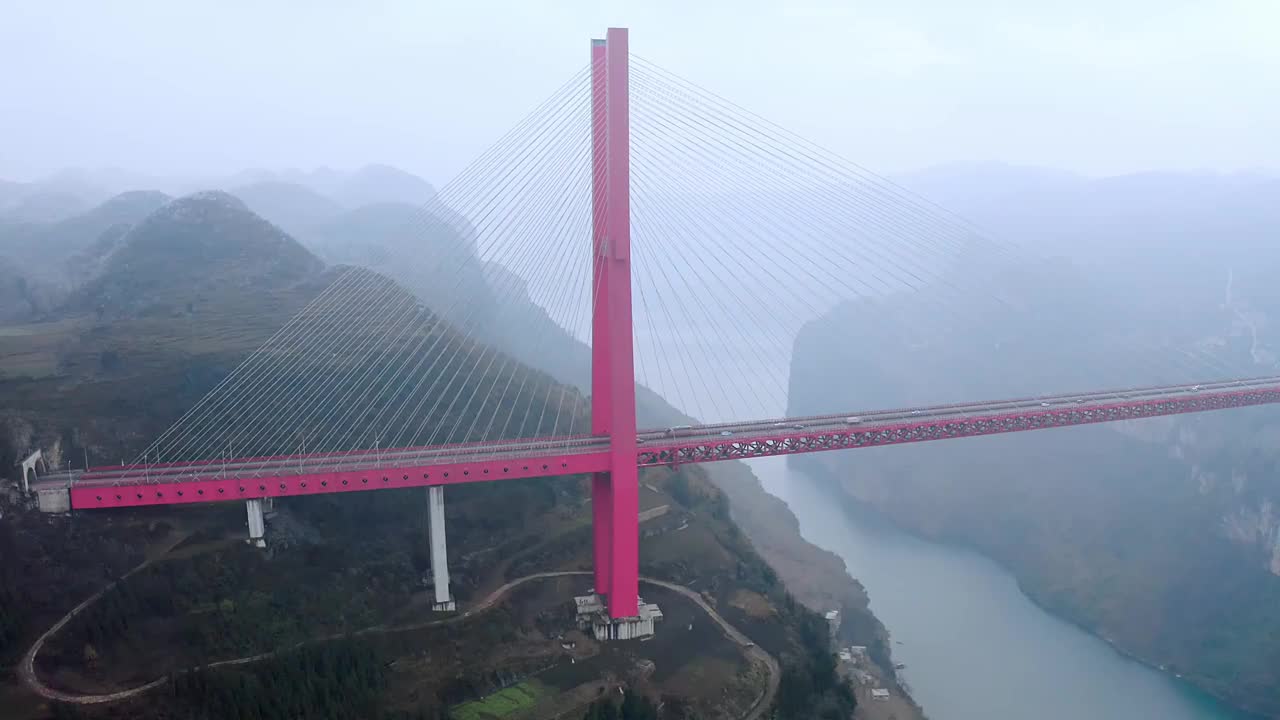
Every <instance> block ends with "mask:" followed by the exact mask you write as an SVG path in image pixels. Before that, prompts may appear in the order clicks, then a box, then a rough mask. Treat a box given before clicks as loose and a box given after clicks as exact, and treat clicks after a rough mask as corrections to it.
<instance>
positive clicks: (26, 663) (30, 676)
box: [18, 560, 782, 720]
mask: <svg viewBox="0 0 1280 720" xmlns="http://www.w3.org/2000/svg"><path fill="white" fill-rule="evenodd" d="M150 563H151V561H150V560H148V561H146V562H144V563H142V564H141V565H139V566H138V567H136V568H134V569H133V570H130V571H129V572H128V573H126V574H125V575H123V576H121V578H120V580H116V581H114V582H111V583H109V584H107V585H106V586H105V587H103V588H102V589H101V590H99V591H98V592H96V593H94V594H93V595H90V596H89V597H88V598H87V599H86V600H85V601H84V602H82V603H80V604H79V605H77V606H75V607H74V608H72V609H71V611H70V612H68V613H67V614H66V615H64V616H63V617H62V619H61V620H59V621H58V622H57V623H55V624H54V625H53V626H52V627H50V628H49V629H48V630H46V631H45V632H44V634H43V635H41V636H40V637H39V638H38V639H37V640H36V641H35V643H33V644H32V645H31V647H30V648H28V649H27V652H26V654H25V655H23V657H22V663H21V665H20V666H19V668H18V675H19V677H21V678H22V682H23V684H25V685H26V686H27V687H28V688H30V689H31V691H32V692H34V693H36V694H37V695H39V696H40V697H43V698H45V699H47V700H57V701H59V702H65V703H73V704H76V705H100V704H102V703H111V702H118V701H120V700H126V699H128V698H131V697H135V696H137V695H141V694H142V693H145V692H147V691H148V690H151V689H153V688H156V687H159V686H160V685H163V684H164V683H165V682H166V681H168V678H167V677H162V678H157V679H155V680H152V681H151V682H149V683H146V684H144V685H138V686H137V687H132V688H129V689H127V690H120V691H118V692H113V693H103V694H81V693H68V692H63V691H61V690H57V689H55V688H51V687H49V686H48V685H45V684H44V683H43V682H41V681H40V678H39V677H37V675H36V670H35V660H36V656H37V655H38V654H39V653H40V649H41V648H42V647H44V644H45V642H47V641H48V640H49V638H51V637H53V636H54V635H56V634H57V633H58V631H59V630H61V629H62V628H63V627H64V626H66V624H67V623H68V622H70V621H71V619H72V618H74V617H75V616H76V615H78V614H80V613H81V612H83V611H84V609H85V608H87V607H89V606H90V605H92V604H93V603H94V602H96V601H97V600H98V598H100V597H102V596H103V595H105V594H106V593H107V592H108V591H109V590H111V589H112V588H114V587H115V586H116V585H117V584H119V583H120V582H122V581H123V580H125V579H126V578H128V577H129V576H130V575H133V574H134V573H136V572H138V571H140V570H142V569H144V568H145V567H147V565H149V564H150ZM583 575H591V573H590V572H587V571H582V570H566V571H561V572H542V573H533V574H532V575H525V576H523V577H519V578H516V579H515V580H512V581H510V582H508V583H506V584H504V585H502V586H500V587H498V588H497V589H495V590H494V591H493V592H491V593H489V594H488V595H486V596H485V597H484V599H482V600H481V601H480V602H479V603H477V604H475V605H474V606H472V608H471V609H469V610H467V611H466V612H463V613H459V614H457V615H451V616H449V617H447V618H441V619H439V620H428V621H426V622H420V623H411V624H408V625H373V626H371V627H367V628H364V629H362V630H357V631H355V632H353V633H334V634H331V635H324V636H321V637H317V638H312V639H310V640H305V641H303V642H300V643H296V644H294V645H291V646H289V647H288V648H283V649H280V650H272V651H270V652H265V653H259V654H257V655H247V656H245V657H240V658H234V659H231V660H220V661H218V662H212V663H209V664H208V665H203V666H201V668H218V667H229V666H232V665H247V664H249V663H253V662H257V661H259V660H264V659H266V658H269V657H272V656H274V655H277V654H279V653H281V652H284V651H286V650H293V649H295V648H299V647H302V646H304V645H311V644H313V643H318V642H326V641H329V640H337V639H339V638H342V637H348V636H360V635H373V634H379V633H393V632H405V631H409V630H420V629H422V628H428V627H436V626H440V625H449V624H452V623H457V622H462V621H463V620H466V619H468V618H470V617H473V616H475V615H479V614H480V613H483V612H485V611H486V610H488V609H490V608H492V607H493V606H494V605H496V604H498V602H499V601H500V600H502V598H504V597H505V596H506V595H507V594H509V593H510V592H511V591H512V590H514V589H516V588H517V587H519V586H521V585H523V584H525V583H528V582H532V581H534V580H543V579H546V578H556V577H571V576H583ZM641 582H644V583H647V584H649V585H656V586H658V587H662V588H666V589H667V590H671V591H672V592H676V593H679V594H681V595H683V596H684V597H686V598H688V599H689V600H691V601H693V602H694V603H696V604H697V605H698V607H700V608H702V610H703V612H705V613H707V616H708V617H710V618H711V619H712V620H714V621H715V623H716V625H717V626H719V627H720V630H721V631H722V632H724V634H725V637H727V638H729V639H730V640H732V641H733V642H735V643H737V644H738V646H739V647H740V648H742V650H743V652H745V653H746V654H747V655H748V656H749V657H751V658H752V659H753V660H754V661H756V662H760V663H762V664H764V666H765V667H766V668H768V670H769V682H768V684H767V685H766V686H765V689H764V692H762V693H761V694H760V697H759V698H757V699H756V701H755V702H754V703H753V704H752V706H751V709H750V710H748V711H747V714H746V715H744V716H743V720H759V719H760V718H761V717H763V715H764V713H765V712H767V711H768V709H769V707H770V706H772V705H773V698H774V696H775V695H777V692H778V682H779V680H780V679H781V677H782V672H781V670H780V669H779V667H778V661H777V660H775V659H774V658H773V656H772V655H770V654H769V653H767V652H765V651H764V650H761V649H760V648H759V647H758V646H757V645H756V644H755V643H753V642H751V641H750V640H748V639H747V637H746V636H745V635H743V634H742V633H741V632H740V631H739V630H738V629H737V628H735V627H734V626H733V625H730V624H729V622H728V621H727V620H725V619H724V618H723V617H721V616H720V614H719V613H718V612H716V611H715V609H714V608H712V607H711V606H710V605H708V604H707V602H706V601H705V600H703V599H702V596H701V595H699V594H698V593H697V592H695V591H693V590H690V589H689V588H687V587H685V586H683V585H677V584H675V583H670V582H667V581H665V580H657V579H654V578H641Z"/></svg>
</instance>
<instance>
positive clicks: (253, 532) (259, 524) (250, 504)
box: [244, 498, 267, 548]
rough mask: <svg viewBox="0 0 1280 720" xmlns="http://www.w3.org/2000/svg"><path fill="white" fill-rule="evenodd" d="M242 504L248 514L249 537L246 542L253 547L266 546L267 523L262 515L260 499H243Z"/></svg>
mask: <svg viewBox="0 0 1280 720" xmlns="http://www.w3.org/2000/svg"><path fill="white" fill-rule="evenodd" d="M244 506H245V510H246V511H247V512H248V514H249V539H248V540H247V541H246V542H248V543H249V544H250V545H253V546H255V547H260V548H264V547H266V546H267V541H266V539H265V537H264V536H265V535H266V530H267V523H266V520H264V519H263V517H262V499H261V498H257V499H254V500H245V501H244Z"/></svg>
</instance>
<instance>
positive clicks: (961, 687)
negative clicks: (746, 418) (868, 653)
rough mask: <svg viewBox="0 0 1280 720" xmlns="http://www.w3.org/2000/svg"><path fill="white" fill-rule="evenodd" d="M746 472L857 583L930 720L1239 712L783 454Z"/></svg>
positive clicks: (1240, 719)
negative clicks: (850, 503)
mask: <svg viewBox="0 0 1280 720" xmlns="http://www.w3.org/2000/svg"><path fill="white" fill-rule="evenodd" d="M751 468H752V470H753V471H755V473H756V475H757V476H759V477H760V480H761V481H762V482H763V483H764V487H765V489H766V490H768V491H769V492H771V493H773V494H774V495H776V496H778V497H779V498H781V499H782V500H784V501H785V502H786V503H787V504H788V505H789V506H790V507H791V510H792V511H793V512H794V513H795V514H796V517H797V518H799V520H800V529H801V533H802V534H803V535H804V537H805V539H807V540H809V542H812V543H814V544H815V545H818V546H819V547H822V548H825V549H827V550H830V551H832V552H834V553H836V554H837V555H839V556H840V557H842V558H844V561H845V564H846V565H848V568H849V572H850V574H851V575H853V576H854V577H855V578H857V579H858V580H860V581H861V582H862V584H863V585H864V586H866V588H867V592H868V594H869V595H870V596H871V610H872V611H873V612H874V613H875V614H876V616H877V617H879V618H880V620H881V621H882V622H883V623H884V624H885V626H886V627H888V628H889V633H890V635H891V636H892V638H893V654H894V658H895V660H896V661H897V662H900V663H905V664H906V666H907V667H906V669H905V670H902V671H901V673H902V676H903V679H904V680H905V681H906V682H907V684H908V685H909V686H910V688H911V691H912V695H913V696H914V697H915V699H916V701H917V702H919V703H920V704H921V705H922V706H923V707H924V710H925V713H927V714H928V716H929V717H930V718H931V720H1005V719H1010V720H1013V719H1021V718H1029V719H1030V718H1038V719H1042V720H1081V719H1082V718H1087V719H1089V720H1100V719H1109V718H1117V719H1119V718H1124V719H1129V718H1152V719H1157V718H1158V719H1160V720H1223V719H1230V720H1244V719H1245V718H1247V717H1248V716H1246V715H1243V714H1240V713H1237V712H1234V711H1232V710H1230V709H1229V708H1227V707H1225V706H1224V705H1222V704H1221V703H1219V702H1217V701H1215V700H1213V699H1212V698H1210V697H1207V696H1205V695H1204V694H1202V693H1199V692H1197V691H1195V690H1194V689H1192V688H1190V687H1189V686H1187V685H1186V684H1185V683H1182V682H1180V681H1178V680H1176V679H1174V678H1172V677H1169V676H1167V675H1165V674H1163V673H1160V672H1157V671H1156V670H1153V669H1151V668H1148V667H1146V666H1144V665H1142V664H1140V663H1138V662H1135V661H1133V660H1129V659H1127V658H1125V657H1124V656H1122V655H1120V654H1119V653H1118V652H1116V651H1115V650H1114V649H1113V648H1112V647H1111V646H1109V645H1107V644H1106V643H1105V642H1103V641H1102V640H1100V639H1098V638H1096V637H1094V636H1092V635H1090V634H1088V633H1086V632H1084V631H1083V630H1080V629H1079V628H1077V627H1075V626H1073V625H1071V624H1069V623H1067V622H1065V621H1063V620H1060V619H1058V618H1056V617H1054V616H1052V615H1050V614H1048V613H1046V612H1045V611H1043V610H1041V609H1040V608H1039V607H1037V606H1036V605H1035V604H1034V603H1032V602H1031V601H1030V600H1029V599H1027V597H1026V596H1025V595H1023V594H1022V592H1021V591H1020V590H1019V589H1018V587H1017V585H1016V584H1015V582H1014V580H1013V577H1012V576H1011V575H1010V574H1009V573H1008V572H1006V571H1005V570H1003V569H1002V568H1000V567H999V566H997V565H996V564H995V563H993V562H991V561H990V560H988V559H986V558H984V557H982V556H980V555H978V554H976V553H973V552H971V551H968V550H964V549H960V548H955V547H951V546H947V545H941V544H938V543H933V542H929V541H925V540H922V539H919V538H917V537H914V536H911V535H908V534H906V533H904V532H902V531H901V530H898V529H896V528H895V527H894V526H893V525H891V524H890V523H888V522H887V521H885V520H884V519H883V518H881V517H879V516H877V515H876V514H875V513H873V512H871V511H869V510H863V509H857V508H848V507H845V505H844V504H843V503H841V502H838V501H836V498H835V497H833V495H832V493H831V492H830V491H829V490H825V489H824V488H823V487H822V484H821V483H819V482H818V481H816V480H815V479H813V478H811V477H809V476H808V475H806V474H805V473H802V472H800V471H797V470H795V469H793V468H789V467H788V466H787V464H786V461H785V458H780V457H779V458H765V459H760V460H753V461H751ZM1171 631H1172V630H1171Z"/></svg>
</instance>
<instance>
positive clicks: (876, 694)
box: [871, 688, 889, 700]
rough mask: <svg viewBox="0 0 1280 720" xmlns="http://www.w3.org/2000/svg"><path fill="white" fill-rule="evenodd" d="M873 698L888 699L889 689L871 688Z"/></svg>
mask: <svg viewBox="0 0 1280 720" xmlns="http://www.w3.org/2000/svg"><path fill="white" fill-rule="evenodd" d="M871 699H872V700H888V699H889V691H888V690H885V689H884V688H873V689H872V690H871Z"/></svg>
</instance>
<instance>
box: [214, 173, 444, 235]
mask: <svg viewBox="0 0 1280 720" xmlns="http://www.w3.org/2000/svg"><path fill="white" fill-rule="evenodd" d="M263 184H266V185H278V184H288V185H300V186H302V187H304V188H307V189H309V190H311V191H312V192H313V193H316V194H319V195H322V196H324V197H326V198H328V199H329V200H331V201H333V202H334V203H337V204H338V205H340V206H342V207H344V208H347V209H354V208H359V207H361V206H364V205H373V204H379V203H407V204H410V205H421V204H423V203H425V202H427V201H428V200H430V199H431V198H433V197H435V194H436V192H435V188H434V187H432V186H431V183H429V182H427V181H426V180H423V179H422V178H420V177H418V176H417V175H414V174H412V173H409V172H406V171H404V170H401V169H399V168H395V167H391V166H389V165H366V166H364V167H362V168H358V169H356V170H350V171H348V170H335V169H333V168H327V167H321V168H316V169H314V170H297V169H291V170H278V171H277V170H265V169H253V170H244V171H242V172H239V173H236V174H234V175H232V176H230V177H228V178H224V179H222V180H220V181H216V182H208V181H206V186H209V185H212V186H217V187H223V188H226V189H228V190H230V191H232V192H233V193H234V192H235V190H236V189H238V188H243V187H245V186H255V185H263ZM264 209H267V208H264ZM270 219H271V220H272V221H273V222H275V221H277V219H276V218H270ZM281 219H283V218H281ZM315 219H320V218H315Z"/></svg>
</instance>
